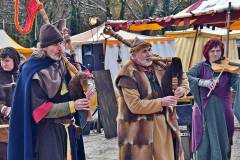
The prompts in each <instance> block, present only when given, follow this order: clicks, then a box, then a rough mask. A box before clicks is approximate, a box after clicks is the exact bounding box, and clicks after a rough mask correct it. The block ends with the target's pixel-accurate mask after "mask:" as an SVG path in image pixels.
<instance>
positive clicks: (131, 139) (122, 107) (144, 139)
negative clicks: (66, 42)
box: [116, 60, 178, 160]
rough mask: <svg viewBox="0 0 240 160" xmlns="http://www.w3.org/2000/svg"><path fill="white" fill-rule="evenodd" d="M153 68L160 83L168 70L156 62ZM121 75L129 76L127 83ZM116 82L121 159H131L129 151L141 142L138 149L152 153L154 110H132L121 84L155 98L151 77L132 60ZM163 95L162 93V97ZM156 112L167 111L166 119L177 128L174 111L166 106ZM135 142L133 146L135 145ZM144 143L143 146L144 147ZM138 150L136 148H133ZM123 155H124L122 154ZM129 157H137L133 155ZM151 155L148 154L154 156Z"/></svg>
mask: <svg viewBox="0 0 240 160" xmlns="http://www.w3.org/2000/svg"><path fill="white" fill-rule="evenodd" d="M153 70H154V73H155V75H156V78H157V81H158V83H159V84H160V86H161V78H162V77H163V75H164V73H165V70H164V69H163V68H162V67H161V66H159V65H156V64H153ZM121 78H125V79H127V80H126V81H124V83H119V81H120V79H121ZM116 86H117V88H118V91H119V94H120V96H119V97H118V105H119V107H118V117H117V122H118V126H117V127H118V140H119V141H118V142H119V147H120V153H119V154H120V157H122V158H120V159H129V158H128V156H130V155H128V154H133V153H132V152H133V150H135V149H133V148H136V146H138V149H137V151H138V152H144V153H146V154H148V155H153V153H152V152H153V116H154V114H146V115H143V114H139V115H138V114H133V113H132V112H131V111H130V110H129V108H128V107H127V104H126V102H125V101H124V98H123V95H122V91H121V88H129V89H137V90H138V91H139V94H140V98H141V99H149V100H150V99H153V97H152V88H151V85H150V82H149V79H148V77H147V76H146V75H145V73H144V72H143V71H141V70H139V68H138V67H137V66H136V65H135V64H134V63H133V62H132V61H131V60H130V61H128V62H127V63H126V64H125V65H124V67H123V68H122V69H121V70H120V72H119V74H118V76H117V78H116ZM159 98H160V97H159ZM155 114H165V116H166V121H167V123H168V124H169V127H171V129H172V130H173V131H177V130H178V125H177V122H176V119H175V118H172V117H171V113H169V112H168V110H166V108H165V109H164V110H163V112H159V113H155ZM133 146H134V147H133ZM142 146H144V147H142ZM134 152H135V151H134ZM123 157H124V158H123ZM130 157H131V158H130V159H129V160H132V159H134V157H132V155H131V156H130ZM138 158H139V157H138ZM151 159H152V157H151V156H149V159H147V160H151Z"/></svg>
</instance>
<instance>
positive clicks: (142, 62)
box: [138, 60, 153, 67]
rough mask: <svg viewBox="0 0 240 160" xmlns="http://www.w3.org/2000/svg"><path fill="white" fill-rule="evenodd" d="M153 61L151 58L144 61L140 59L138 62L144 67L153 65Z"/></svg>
mask: <svg viewBox="0 0 240 160" xmlns="http://www.w3.org/2000/svg"><path fill="white" fill-rule="evenodd" d="M152 63H153V62H152V61H149V60H144V61H139V62H138V64H139V65H141V66H143V67H149V66H151V65H152Z"/></svg>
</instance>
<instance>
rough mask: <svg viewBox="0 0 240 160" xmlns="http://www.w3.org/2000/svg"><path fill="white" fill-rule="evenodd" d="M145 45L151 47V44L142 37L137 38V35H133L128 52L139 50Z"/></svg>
mask: <svg viewBox="0 0 240 160" xmlns="http://www.w3.org/2000/svg"><path fill="white" fill-rule="evenodd" d="M146 47H152V45H151V44H150V43H148V42H145V41H144V40H142V39H139V38H138V37H135V38H134V40H133V41H132V44H131V49H130V53H131V54H132V53H133V52H136V51H139V50H140V49H142V48H146Z"/></svg>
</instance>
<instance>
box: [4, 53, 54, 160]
mask: <svg viewBox="0 0 240 160" xmlns="http://www.w3.org/2000/svg"><path fill="white" fill-rule="evenodd" d="M54 62H56V61H54V60H52V59H50V58H48V57H46V58H37V57H34V56H33V57H31V58H30V59H29V60H27V61H26V62H25V64H24V65H23V66H22V67H21V69H20V74H19V78H18V80H17V86H16V89H15V94H14V99H13V105H12V110H11V117H10V126H9V143H8V160H32V159H33V139H32V138H33V135H34V125H35V124H34V121H33V119H32V107H31V96H30V95H31V93H30V92H31V89H30V86H31V80H32V77H33V75H34V74H35V73H36V72H38V71H40V70H41V69H44V68H47V67H48V66H50V65H51V64H53V63H54Z"/></svg>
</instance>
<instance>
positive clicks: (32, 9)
mask: <svg viewBox="0 0 240 160" xmlns="http://www.w3.org/2000/svg"><path fill="white" fill-rule="evenodd" d="M18 6H19V0H15V4H14V22H15V26H16V28H17V30H18V31H19V32H20V33H22V34H28V33H29V32H31V30H32V26H33V22H34V19H35V17H36V16H37V13H38V11H39V10H40V9H42V8H43V4H42V3H37V2H36V1H35V0H30V1H28V0H26V1H25V6H26V11H27V19H26V22H25V28H24V29H23V28H22V27H21V25H20V23H19V19H18V12H19V9H18Z"/></svg>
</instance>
